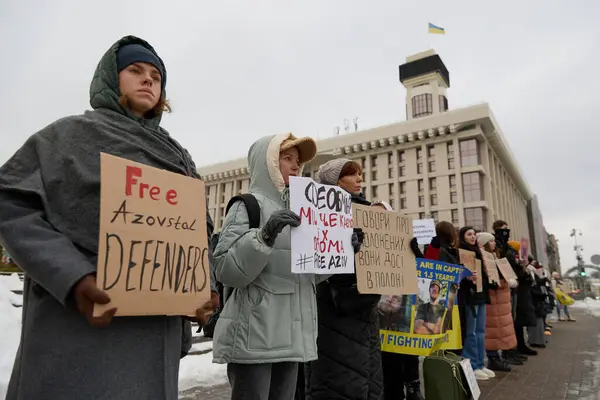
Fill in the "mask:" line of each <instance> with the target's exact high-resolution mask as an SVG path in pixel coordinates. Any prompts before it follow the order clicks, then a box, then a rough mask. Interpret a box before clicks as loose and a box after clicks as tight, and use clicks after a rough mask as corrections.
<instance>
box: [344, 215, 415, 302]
mask: <svg viewBox="0 0 600 400" xmlns="http://www.w3.org/2000/svg"><path fill="white" fill-rule="evenodd" d="M353 215H354V226H355V227H356V228H361V229H362V230H363V232H364V233H365V240H364V242H363V245H362V246H361V248H360V251H359V252H358V253H357V254H356V280H357V283H358V291H359V292H360V293H373V294H389V295H402V294H416V293H418V292H419V286H418V283H417V263H416V261H415V255H414V253H413V252H412V250H411V248H410V241H411V240H412V238H413V220H412V219H411V218H410V217H408V216H406V215H402V214H400V213H397V212H394V211H386V210H383V209H381V208H376V207H368V206H363V205H354V214H353Z"/></svg>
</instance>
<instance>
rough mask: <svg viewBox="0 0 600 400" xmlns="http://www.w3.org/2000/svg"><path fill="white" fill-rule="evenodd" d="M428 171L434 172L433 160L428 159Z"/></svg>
mask: <svg viewBox="0 0 600 400" xmlns="http://www.w3.org/2000/svg"><path fill="white" fill-rule="evenodd" d="M428 164H429V172H435V161H429V163H428Z"/></svg>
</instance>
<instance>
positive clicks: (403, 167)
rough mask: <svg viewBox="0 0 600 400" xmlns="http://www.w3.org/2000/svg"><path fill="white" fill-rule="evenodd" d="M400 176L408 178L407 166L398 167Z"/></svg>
mask: <svg viewBox="0 0 600 400" xmlns="http://www.w3.org/2000/svg"><path fill="white" fill-rule="evenodd" d="M398 176H406V167H405V166H400V167H398Z"/></svg>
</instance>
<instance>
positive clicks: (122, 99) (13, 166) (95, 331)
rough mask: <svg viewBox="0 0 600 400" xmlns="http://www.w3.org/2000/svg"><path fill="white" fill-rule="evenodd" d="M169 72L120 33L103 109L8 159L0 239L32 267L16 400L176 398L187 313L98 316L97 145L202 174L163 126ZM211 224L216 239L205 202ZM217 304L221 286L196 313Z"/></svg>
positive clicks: (99, 78) (0, 193) (99, 87)
mask: <svg viewBox="0 0 600 400" xmlns="http://www.w3.org/2000/svg"><path fill="white" fill-rule="evenodd" d="M166 81H167V72H166V69H165V65H164V63H163V62H162V60H161V59H160V58H159V56H158V54H157V53H156V52H155V51H154V49H153V48H152V47H151V46H150V45H149V44H148V43H147V42H145V41H144V40H142V39H139V38H136V37H134V36H127V37H124V38H122V39H121V40H119V41H118V42H116V43H115V44H114V45H112V46H111V48H110V49H109V50H108V51H107V52H106V53H105V54H104V56H103V57H102V59H101V60H100V63H99V64H98V67H97V69H96V72H95V73H94V77H93V79H92V83H91V87H90V104H91V106H92V108H93V109H94V110H93V111H86V112H85V113H84V114H83V115H77V116H71V117H66V118H62V119H60V120H58V121H56V122H54V123H52V124H50V125H49V126H48V127H46V128H44V129H42V130H41V131H39V132H38V133H36V134H34V135H33V136H31V137H30V138H29V139H28V140H27V142H26V143H25V144H24V145H23V146H22V147H21V148H20V149H19V150H18V151H17V152H16V154H15V155H14V156H13V157H12V158H11V159H10V160H9V161H8V162H6V164H4V166H2V167H1V168H0V241H1V242H2V244H3V246H5V247H6V249H7V250H8V251H9V252H10V254H11V256H12V257H13V258H14V259H15V261H16V262H17V263H18V265H19V266H20V267H21V268H22V269H23V271H24V272H25V280H24V288H23V291H24V296H23V297H24V305H23V326H22V335H21V343H20V346H19V349H18V352H17V356H16V360H15V365H14V369H13V373H12V376H11V379H10V383H9V386H8V394H7V399H11V400H13V399H15V400H16V399H36V400H44V399H52V400H61V399H65V400H67V399H68V400H71V399H111V400H119V399H123V400H129V399H133V398H135V399H156V398H157V397H160V398H161V399H172V400H175V399H177V398H178V389H177V385H178V382H177V380H178V379H177V377H178V373H179V359H180V357H181V356H182V355H184V354H186V353H187V351H188V350H189V347H190V343H191V342H190V335H191V327H190V325H189V322H184V320H183V319H182V318H181V317H177V316H148V317H119V318H113V316H114V315H115V312H116V309H115V308H112V309H110V310H108V311H107V312H106V313H104V315H102V316H101V317H93V315H92V313H93V308H94V304H107V303H109V302H110V298H109V296H108V294H107V293H106V292H103V291H101V290H100V289H98V288H96V277H95V274H96V261H97V258H98V236H99V211H100V152H108V153H111V154H113V155H115V156H119V157H123V158H126V159H129V160H132V161H137V162H140V163H142V164H146V165H149V166H152V167H156V168H160V169H163V170H167V171H170V172H173V173H177V174H181V175H187V176H191V177H196V178H198V175H197V173H196V167H195V165H194V162H193V161H192V159H191V157H190V155H189V153H188V152H187V151H186V150H185V149H183V148H182V147H181V146H180V145H179V143H177V142H176V141H175V140H174V139H173V138H171V136H169V134H168V133H167V132H166V131H165V130H164V129H162V128H161V127H160V121H161V117H162V113H163V112H164V111H166V110H168V109H169V106H168V103H167V100H166V93H165V85H166ZM207 221H208V226H207V233H208V235H209V237H210V234H211V233H212V222H211V221H210V217H209V216H208V211H207ZM212 283H213V282H211V284H212ZM213 290H214V286H213ZM217 305H218V297H217V296H216V295H215V296H213V301H209V302H208V303H206V304H205V305H204V307H203V308H201V309H199V310H198V312H197V319H198V321H199V323H200V324H204V323H206V320H207V316H206V313H207V312H209V311H210V310H211V309H213V308H215V307H216V306H217ZM186 339H187V340H186Z"/></svg>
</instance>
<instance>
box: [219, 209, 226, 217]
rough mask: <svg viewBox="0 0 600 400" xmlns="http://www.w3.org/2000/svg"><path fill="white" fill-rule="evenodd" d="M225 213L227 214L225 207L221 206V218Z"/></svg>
mask: <svg viewBox="0 0 600 400" xmlns="http://www.w3.org/2000/svg"><path fill="white" fill-rule="evenodd" d="M223 215H225V208H224V207H221V209H220V210H219V216H220V217H221V219H223Z"/></svg>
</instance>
